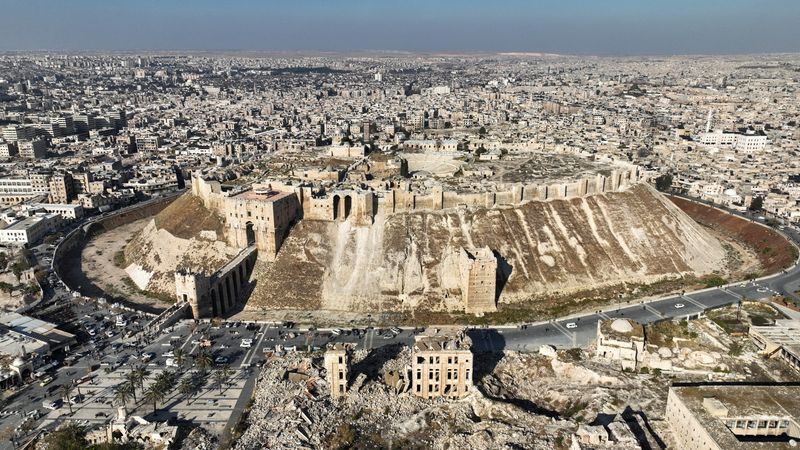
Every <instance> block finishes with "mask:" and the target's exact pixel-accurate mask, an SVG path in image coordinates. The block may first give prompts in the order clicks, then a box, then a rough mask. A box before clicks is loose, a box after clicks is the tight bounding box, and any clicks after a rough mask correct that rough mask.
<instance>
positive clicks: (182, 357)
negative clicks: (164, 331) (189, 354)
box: [172, 348, 186, 369]
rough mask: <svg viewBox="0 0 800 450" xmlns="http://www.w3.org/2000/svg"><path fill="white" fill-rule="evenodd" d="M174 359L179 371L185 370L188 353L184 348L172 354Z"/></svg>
mask: <svg viewBox="0 0 800 450" xmlns="http://www.w3.org/2000/svg"><path fill="white" fill-rule="evenodd" d="M172 357H173V358H174V359H175V364H177V365H178V369H183V364H184V363H185V362H186V352H185V351H183V349H182V348H177V349H175V351H174V352H172Z"/></svg>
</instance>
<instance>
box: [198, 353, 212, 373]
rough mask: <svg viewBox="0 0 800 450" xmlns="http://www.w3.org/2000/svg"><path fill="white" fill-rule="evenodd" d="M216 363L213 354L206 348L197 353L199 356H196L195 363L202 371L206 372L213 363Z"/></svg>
mask: <svg viewBox="0 0 800 450" xmlns="http://www.w3.org/2000/svg"><path fill="white" fill-rule="evenodd" d="M213 363H214V360H213V359H211V355H209V354H208V352H207V351H205V350H200V352H198V353H197V356H195V357H194V365H195V366H196V367H197V368H198V369H199V370H200V371H201V372H205V371H206V370H208V368H209V367H211V364H213Z"/></svg>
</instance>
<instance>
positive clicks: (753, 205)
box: [750, 197, 764, 211]
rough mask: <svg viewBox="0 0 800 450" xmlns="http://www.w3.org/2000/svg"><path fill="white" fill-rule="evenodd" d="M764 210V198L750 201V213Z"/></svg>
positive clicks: (755, 198)
mask: <svg viewBox="0 0 800 450" xmlns="http://www.w3.org/2000/svg"><path fill="white" fill-rule="evenodd" d="M763 208H764V197H753V200H752V201H750V211H761V210H762V209H763Z"/></svg>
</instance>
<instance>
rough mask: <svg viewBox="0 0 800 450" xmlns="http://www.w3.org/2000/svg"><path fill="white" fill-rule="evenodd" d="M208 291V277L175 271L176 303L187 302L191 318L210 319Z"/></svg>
mask: <svg viewBox="0 0 800 450" xmlns="http://www.w3.org/2000/svg"><path fill="white" fill-rule="evenodd" d="M209 289H210V285H209V280H208V277H206V276H205V275H204V274H202V273H196V272H191V271H189V270H177V271H175V294H176V297H177V301H178V302H189V304H190V305H191V307H192V316H193V317H194V318H195V319H197V318H200V317H210V316H211V314H212V311H211V303H210V302H209V301H208V292H209Z"/></svg>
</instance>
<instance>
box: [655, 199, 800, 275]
mask: <svg viewBox="0 0 800 450" xmlns="http://www.w3.org/2000/svg"><path fill="white" fill-rule="evenodd" d="M669 199H670V200H672V202H673V203H675V205H677V206H678V207H679V208H680V209H682V210H683V211H684V212H685V213H686V214H688V215H689V216H690V217H691V218H692V219H694V220H695V221H697V222H698V223H700V224H701V225H704V226H707V227H709V228H711V229H713V230H716V231H718V232H719V233H722V234H726V235H728V236H730V237H733V238H735V239H737V240H739V241H742V242H744V243H745V244H746V245H748V246H749V247H750V248H752V249H754V250H755V251H756V254H757V255H758V259H759V261H760V262H761V266H762V270H763V272H762V273H761V274H760V275H763V274H768V273H774V272H777V271H778V270H780V269H783V268H785V267H788V266H790V265H791V264H792V263H793V262H794V261H795V258H797V250H796V249H795V248H794V246H792V245H790V244H789V243H787V241H786V239H784V238H783V236H781V235H780V234H778V233H777V232H775V231H773V230H771V229H769V228H767V227H763V226H761V225H758V224H755V223H753V222H750V221H749V220H745V219H742V218H740V217H736V216H733V215H731V214H727V213H725V212H722V211H720V210H718V209H714V208H711V207H709V206H705V205H701V204H699V203H695V202H691V201H688V200H685V199H682V198H678V197H669Z"/></svg>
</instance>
